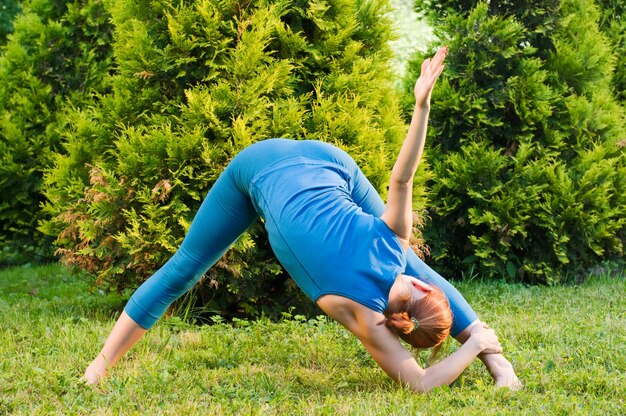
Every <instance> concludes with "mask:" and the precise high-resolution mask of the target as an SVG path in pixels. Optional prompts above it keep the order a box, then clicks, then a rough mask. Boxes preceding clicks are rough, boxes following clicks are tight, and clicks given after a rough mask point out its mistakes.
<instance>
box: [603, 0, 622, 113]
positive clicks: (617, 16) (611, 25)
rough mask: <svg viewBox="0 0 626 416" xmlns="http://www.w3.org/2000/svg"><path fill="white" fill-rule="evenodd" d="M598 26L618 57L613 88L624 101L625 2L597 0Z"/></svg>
mask: <svg viewBox="0 0 626 416" xmlns="http://www.w3.org/2000/svg"><path fill="white" fill-rule="evenodd" d="M597 4H598V6H599V7H600V11H601V17H600V28H601V29H602V30H603V31H604V32H605V33H606V35H607V37H608V38H609V40H610V42H611V45H612V47H613V48H612V49H613V54H614V55H615V56H617V57H618V58H619V59H618V60H617V62H616V63H615V73H614V75H613V89H614V91H615V93H616V94H617V98H618V99H619V100H620V101H621V102H622V103H625V102H626V59H624V56H625V55H626V2H624V1H623V0H598V1H597Z"/></svg>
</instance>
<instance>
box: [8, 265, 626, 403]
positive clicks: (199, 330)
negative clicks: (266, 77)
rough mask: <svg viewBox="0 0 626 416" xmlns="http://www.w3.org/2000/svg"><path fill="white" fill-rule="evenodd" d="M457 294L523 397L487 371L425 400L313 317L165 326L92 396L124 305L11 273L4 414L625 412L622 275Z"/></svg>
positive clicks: (55, 273)
mask: <svg viewBox="0 0 626 416" xmlns="http://www.w3.org/2000/svg"><path fill="white" fill-rule="evenodd" d="M459 287H460V289H461V290H462V292H463V293H464V294H465V295H466V297H467V298H468V299H469V301H470V303H471V304H472V305H473V306H474V307H475V309H476V310H477V311H478V312H479V313H480V315H481V317H482V318H483V319H484V320H486V321H488V322H489V323H490V324H491V326H492V327H494V328H495V329H496V330H497V331H498V333H499V335H500V338H501V340H502V342H503V344H504V347H505V351H506V352H507V356H508V358H509V359H510V360H511V362H512V363H513V365H514V367H515V368H516V369H517V371H518V374H519V376H520V378H521V380H522V381H523V383H524V384H525V388H524V390H522V391H520V392H515V393H514V392H510V391H508V390H506V389H495V388H494V387H493V386H492V384H491V380H490V377H489V375H488V374H487V372H486V371H485V370H484V368H483V366H482V364H480V363H479V362H478V361H477V362H475V363H474V364H473V365H472V366H471V367H470V368H469V369H468V370H466V371H465V372H464V373H463V375H462V376H461V377H460V378H459V379H458V380H457V381H456V382H455V383H454V384H453V385H452V386H450V387H444V388H440V389H436V390H435V391H433V392H431V393H430V394H428V395H418V394H413V393H411V392H409V391H407V390H405V389H403V388H401V387H398V386H397V385H394V384H393V383H392V382H390V381H389V379H388V378H387V377H386V376H385V375H384V374H383V372H382V371H381V370H380V369H378V367H377V366H376V365H375V363H374V362H373V361H372V360H371V359H370V358H369V356H368V355H367V353H366V352H365V351H364V349H363V348H362V347H361V346H360V345H359V344H358V342H357V341H356V340H355V338H354V337H353V336H351V335H350V334H349V333H347V331H345V330H344V329H343V328H341V327H339V326H338V325H336V324H335V323H334V322H332V321H330V320H328V319H326V318H317V319H312V320H308V321H307V320H305V319H304V318H302V317H292V318H288V319H285V320H283V321H282V322H279V323H272V322H269V321H268V320H260V321H258V322H248V321H239V322H237V323H236V324H235V325H226V324H218V325H212V326H204V327H193V326H190V325H187V324H184V323H182V322H180V321H179V320H176V319H171V320H169V321H165V320H162V321H161V322H160V323H159V324H157V325H156V326H155V328H153V330H151V331H150V332H149V333H148V335H147V336H146V337H145V338H144V339H143V340H142V341H141V342H140V343H139V344H138V345H137V346H136V347H135V348H134V349H133V350H132V351H131V353H130V354H128V355H127V356H126V357H125V358H124V359H123V360H122V361H121V362H120V363H119V364H118V365H117V366H116V367H115V369H114V370H113V373H112V377H110V378H109V379H108V380H107V382H106V383H104V384H103V385H102V386H100V387H98V388H91V387H87V386H84V385H81V383H79V381H78V379H79V377H80V376H81V375H82V372H83V370H84V368H85V366H86V365H87V364H88V363H89V361H90V360H91V358H92V357H93V356H94V355H95V354H96V353H97V352H98V350H99V348H100V347H101V345H102V343H103V342H104V340H105V338H106V336H107V334H108V331H109V330H110V328H111V327H112V325H113V319H114V317H115V316H116V315H117V313H119V311H120V309H121V307H122V306H123V304H124V302H123V299H121V298H120V297H117V296H112V295H103V294H100V293H98V292H95V293H89V291H88V290H87V288H88V285H87V284H86V283H85V282H83V281H81V280H80V279H79V278H77V277H76V276H72V275H70V274H69V273H68V272H67V271H66V270H65V269H64V268H62V267H60V266H43V267H33V268H13V269H6V270H3V271H1V272H0V414H18V415H37V414H64V415H66V414H70V415H71V414H85V415H100V414H141V415H143V414H150V415H154V414H177V415H191V414H203V415H215V414H233V415H235V414H236V415H240V414H281V415H282V414H311V415H317V414H329V415H336V414H357V415H359V414H380V415H388V414H398V415H404V414H422V415H434V414H475V415H492V414H493V415H496V414H497V415H500V414H515V415H526V414H527V415H536V414H544V415H558V414H563V415H565V414H585V415H586V414H597V415H606V414H614V415H623V414H626V403H625V397H626V352H625V351H626V319H625V318H626V299H625V296H624V294H625V293H626V280H625V279H624V278H623V277H619V278H608V277H604V278H602V277H600V278H592V279H590V280H589V281H588V282H587V283H585V284H583V285H581V286H569V287H553V288H547V287H525V286H521V285H507V284H499V283H481V282H471V283H464V284H461V285H459ZM447 348H449V349H454V348H456V345H455V344H454V343H450V344H449V345H448V347H447ZM423 355H424V357H425V356H426V354H425V353H423ZM421 358H423V357H421Z"/></svg>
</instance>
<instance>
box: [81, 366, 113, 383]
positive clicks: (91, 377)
mask: <svg viewBox="0 0 626 416" xmlns="http://www.w3.org/2000/svg"><path fill="white" fill-rule="evenodd" d="M106 375H107V372H106V370H105V371H101V370H97V369H96V368H94V367H93V366H92V365H90V366H89V367H87V369H86V370H85V374H83V377H82V379H81V380H83V381H84V382H85V384H88V385H92V386H93V385H96V384H98V383H100V381H101V380H102V379H103V378H104V377H106Z"/></svg>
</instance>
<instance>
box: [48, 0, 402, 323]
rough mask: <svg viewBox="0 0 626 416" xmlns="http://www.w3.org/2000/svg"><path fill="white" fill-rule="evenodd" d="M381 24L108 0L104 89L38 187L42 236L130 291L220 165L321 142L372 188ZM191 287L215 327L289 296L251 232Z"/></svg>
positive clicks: (367, 17)
mask: <svg viewBox="0 0 626 416" xmlns="http://www.w3.org/2000/svg"><path fill="white" fill-rule="evenodd" d="M385 10H386V7H385V3H384V2H379V1H357V2H353V1H349V0H333V1H286V0H281V1H264V0H259V1H254V2H251V1H245V2H242V1H234V0H230V1H211V0H202V1H194V2H191V1H174V2H172V1H170V0H168V1H165V0H163V1H148V0H142V1H130V0H117V1H115V2H114V3H113V4H112V5H111V7H110V13H111V16H112V22H113V25H114V27H115V30H114V34H115V35H114V42H113V53H114V56H115V62H116V70H115V73H114V74H113V75H112V77H111V79H110V83H111V91H110V92H109V93H106V94H101V95H100V96H99V97H98V98H99V99H98V101H95V102H94V103H93V105H89V106H82V107H77V106H75V107H74V108H72V109H71V110H68V112H67V113H66V114H65V119H66V120H67V122H66V125H65V126H64V128H63V129H60V130H59V134H60V136H61V137H62V140H63V146H64V154H62V155H57V156H56V159H55V166H54V168H53V169H51V170H50V171H49V172H48V174H47V176H46V183H47V188H46V196H47V197H48V199H49V201H50V203H48V204H47V205H46V208H45V210H46V212H47V213H48V214H49V215H50V216H51V217H52V219H51V220H50V221H47V222H45V223H44V225H43V227H42V229H43V230H44V231H45V232H46V233H47V234H48V235H51V236H56V237H57V241H56V244H57V245H58V246H59V247H60V249H59V253H60V254H61V255H62V256H63V259H64V260H65V261H66V262H67V263H69V264H74V265H78V266H80V267H82V268H84V269H86V270H88V271H90V272H91V273H93V274H97V275H98V283H99V284H100V285H101V287H103V288H107V289H117V290H123V289H125V288H132V287H135V286H137V285H138V284H139V283H140V282H141V281H142V280H143V279H145V278H147V277H148V276H149V275H150V274H151V273H153V272H154V271H155V270H156V269H157V268H158V267H160V266H161V265H162V264H163V263H164V262H165V261H166V260H167V259H168V258H169V257H170V256H171V255H172V253H173V252H174V251H175V250H176V249H177V247H178V246H179V244H180V242H181V241H182V238H183V236H184V234H185V231H186V230H187V229H188V227H189V224H190V222H191V220H192V218H193V215H194V213H195V211H196V210H197V208H198V207H199V204H200V202H201V201H202V199H203V197H204V196H205V194H206V193H207V191H208V190H209V189H210V187H211V185H212V184H213V183H214V181H215V180H216V179H217V177H218V176H219V174H220V173H221V172H222V170H223V169H224V167H225V166H226V165H227V163H228V162H229V161H230V159H231V158H232V157H233V156H234V155H235V154H237V152H239V151H240V150H241V149H243V148H244V147H245V146H247V145H249V144H251V143H254V142H256V141H259V140H263V139H266V138H270V137H290V138H295V139H318V140H323V141H327V142H332V143H335V144H337V145H339V146H341V147H343V148H344V149H346V150H347V151H348V152H350V153H351V154H352V155H353V156H354V158H355V159H356V160H357V162H358V163H359V164H360V165H361V167H362V168H363V170H364V171H365V173H366V174H367V175H368V177H369V178H370V180H371V181H372V182H373V183H374V185H375V186H376V187H377V188H378V189H379V190H382V189H384V184H385V182H386V180H387V175H388V172H389V171H390V168H391V161H392V160H393V159H392V155H394V154H395V152H396V151H397V148H398V145H399V143H400V141H401V139H402V137H403V134H404V128H405V127H404V124H403V122H402V120H401V119H400V117H399V116H398V115H399V113H400V111H399V106H398V103H397V98H396V96H395V94H394V89H393V87H392V83H391V80H390V78H391V71H390V69H389V67H388V64H387V61H388V58H389V56H390V51H389V49H388V46H387V40H388V38H389V36H390V33H389V32H390V27H389V22H387V21H386V20H385V19H384V18H383V14H384V12H385ZM205 282H207V284H206V285H204V286H203V287H202V289H200V290H197V291H196V292H195V295H194V296H196V297H197V298H198V299H200V300H203V301H204V303H205V307H206V308H208V309H212V310H219V311H223V313H225V314H235V313H244V314H247V315H258V314H261V313H269V312H270V311H271V310H274V309H284V308H285V306H286V305H288V304H289V303H290V302H293V299H294V298H297V297H299V296H301V295H299V291H297V290H294V287H293V284H292V283H291V282H290V281H288V280H287V279H286V276H285V274H284V273H283V272H282V269H281V268H280V266H279V265H278V263H277V261H276V260H275V259H274V257H273V255H272V254H271V250H270V248H269V245H268V243H267V238H266V236H265V232H264V230H263V228H262V227H261V226H260V224H257V225H256V226H255V227H253V228H252V229H251V230H250V232H249V233H247V234H246V235H244V236H243V237H242V238H241V239H240V240H239V241H238V242H237V243H236V244H235V245H234V247H233V248H232V249H231V250H230V251H229V252H228V253H227V254H226V255H225V257H224V258H222V259H221V260H220V261H219V262H218V263H217V265H216V267H213V268H212V269H211V270H210V272H209V273H208V274H207V276H206V279H205ZM215 288H217V290H216V289H215ZM307 303H308V302H307Z"/></svg>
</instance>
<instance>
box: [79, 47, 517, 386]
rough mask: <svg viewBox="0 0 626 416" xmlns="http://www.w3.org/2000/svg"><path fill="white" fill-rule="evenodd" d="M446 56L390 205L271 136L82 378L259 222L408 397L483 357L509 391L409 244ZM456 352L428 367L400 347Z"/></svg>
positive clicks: (453, 301) (456, 298) (424, 98)
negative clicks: (433, 100) (417, 179)
mask: <svg viewBox="0 0 626 416" xmlns="http://www.w3.org/2000/svg"><path fill="white" fill-rule="evenodd" d="M446 54H447V49H446V48H441V49H439V51H438V52H437V54H436V55H435V56H434V57H433V58H432V59H427V60H426V61H425V62H424V63H423V65H422V69H421V74H420V77H419V79H418V80H417V82H416V84H415V90H414V93H415V98H416V104H415V111H414V113H413V118H412V121H411V125H410V127H409V131H408V134H407V137H406V139H405V141H404V143H403V145H402V148H401V150H400V153H399V155H398V159H397V161H396V163H395V165H394V167H393V170H392V172H391V180H390V184H389V195H388V201H387V205H386V206H385V204H384V203H383V201H382V200H381V199H380V197H379V196H378V194H377V193H376V191H375V189H374V188H373V187H372V185H371V184H370V183H369V182H368V180H367V179H366V178H365V176H364V175H363V173H362V172H361V171H360V170H359V168H358V166H357V165H356V163H355V162H354V161H353V160H352V159H351V158H350V157H349V156H348V155H347V154H346V153H345V152H343V151H341V150H340V149H338V148H336V147H334V146H332V145H330V144H327V143H322V142H317V141H294V140H287V139H269V140H264V141H261V142H258V143H255V144H253V145H251V146H249V147H247V148H246V149H244V150H243V151H242V152H240V153H239V154H238V155H237V156H236V157H235V158H234V159H233V160H232V161H231V163H230V164H229V165H228V167H227V168H226V169H225V170H224V172H223V173H222V175H220V177H219V178H218V180H217V181H216V182H215V184H214V186H213V187H212V188H211V190H210V192H209V194H208V195H207V197H206V199H205V200H204V202H203V203H202V205H201V207H200V209H199V211H198V213H197V214H196V217H195V218H194V220H193V223H192V224H191V227H190V228H189V232H188V233H187V235H186V237H185V239H184V241H183V243H182V244H181V246H180V248H179V249H178V251H177V252H176V253H175V254H174V256H173V257H172V258H171V259H170V260H169V261H168V262H167V263H166V264H165V265H164V266H163V267H162V268H161V269H160V270H159V271H157V272H156V273H155V274H154V275H153V276H152V277H151V278H150V279H148V280H147V281H146V282H145V283H144V284H143V285H141V286H140V287H139V289H137V291H136V292H135V293H134V294H133V296H132V297H131V298H130V300H129V302H128V304H127V305H126V307H125V310H124V311H123V312H122V315H121V316H120V318H119V320H118V321H117V323H116V324H115V326H114V328H113V330H112V332H111V334H110V335H109V338H108V339H107V341H106V342H105V345H104V347H103V348H102V351H101V352H100V353H99V354H98V356H97V357H96V358H95V359H94V361H93V362H92V363H91V364H90V365H89V366H88V367H87V370H86V371H85V375H84V378H85V379H86V380H87V382H88V383H97V382H98V381H99V380H100V379H101V378H102V377H103V376H104V375H105V374H106V373H107V371H108V368H109V367H111V366H113V365H114V364H115V363H116V362H117V361H118V360H119V359H120V357H121V356H122V355H123V354H124V353H126V351H128V349H129V348H131V347H132V346H133V345H134V344H135V343H136V342H137V341H138V340H139V338H140V337H141V336H142V335H143V334H144V333H145V332H146V331H147V330H148V329H149V328H150V327H151V326H152V325H153V324H154V323H155V322H156V321H157V320H158V319H159V318H160V317H161V316H162V315H163V313H164V312H165V311H166V309H167V308H168V307H169V305H170V304H171V303H172V302H173V301H174V300H175V299H177V298H178V297H180V296H181V295H182V294H183V293H185V292H186V291H187V290H189V289H190V288H191V287H192V286H193V285H194V284H195V283H196V282H197V281H198V280H199V279H200V278H201V277H202V275H203V274H204V273H205V272H206V271H207V270H208V269H209V268H210V267H211V266H212V265H213V264H214V263H215V262H216V261H217V260H218V259H219V258H220V257H221V256H222V255H223V254H224V253H225V251H226V250H227V249H228V248H229V247H230V245H231V244H232V243H233V242H234V241H235V240H236V239H237V238H238V237H239V236H240V235H241V234H242V233H243V232H244V231H245V230H246V229H247V228H248V227H249V226H250V225H251V224H252V223H253V222H254V221H255V220H256V219H257V218H258V217H259V216H261V217H262V218H263V219H264V222H265V228H266V229H267V231H268V235H269V240H270V244H271V246H272V249H273V250H274V253H275V254H276V257H277V258H278V259H279V261H280V262H281V264H282V265H283V266H284V267H285V269H286V270H287V271H288V272H289V274H290V276H291V277H292V278H293V279H294V280H295V281H296V283H297V284H298V286H299V287H300V288H301V289H302V290H303V291H304V292H305V293H306V294H307V295H308V296H309V297H310V298H311V300H313V301H314V302H316V303H317V305H319V307H320V308H321V309H322V310H323V311H324V312H326V313H327V314H328V315H329V316H331V317H332V318H333V319H335V320H336V321H337V322H339V323H340V324H341V325H343V326H344V327H346V328H347V329H348V330H349V331H350V332H352V333H353V334H354V335H355V336H356V337H357V338H358V339H359V340H360V341H361V342H362V343H363V345H364V346H365V348H366V349H367V351H368V352H369V353H370V354H371V355H372V357H373V358H374V360H375V361H376V362H377V363H378V364H379V365H380V367H381V368H382V369H383V370H384V371H385V372H386V373H387V374H388V375H389V376H390V377H391V378H393V379H394V380H397V381H399V382H401V383H403V384H405V385H407V386H408V387H410V388H411V389H413V390H415V391H420V392H424V391H428V390H430V389H432V388H434V387H437V386H440V385H443V384H449V383H451V382H452V381H453V380H454V379H456V378H457V377H458V375H459V374H460V373H461V372H462V371H463V370H464V369H465V368H466V367H467V366H468V365H469V364H470V362H471V361H472V360H473V359H474V358H475V357H477V356H478V357H479V358H480V359H481V360H482V361H483V362H484V363H485V364H486V365H487V368H488V369H489V370H490V372H491V374H492V376H493V377H494V380H495V382H496V385H498V386H509V387H515V386H516V385H517V383H518V381H517V377H516V376H515V373H514V371H513V368H512V366H511V365H510V363H509V362H508V361H507V360H506V359H505V358H504V357H503V356H502V354H501V352H502V348H501V346H500V343H499V341H498V338H497V337H496V335H495V333H494V332H493V330H491V329H489V328H488V327H487V325H486V324H484V323H482V322H480V321H479V320H478V318H477V316H476V313H475V312H474V311H473V310H472V308H471V307H470V306H469V305H468V303H467V302H466V301H465V299H464V298H463V296H462V295H461V294H460V293H459V292H458V291H457V290H456V289H455V288H454V287H452V285H451V284H450V283H448V282H447V281H446V280H445V279H444V278H443V277H441V276H439V275H438V274H437V273H435V272H434V271H433V270H432V269H430V268H429V267H428V266H427V265H426V264H424V263H423V262H422V261H421V260H420V259H419V258H418V257H417V255H416V254H415V253H414V252H413V251H412V250H411V249H410V248H409V236H410V234H411V231H412V202H411V199H412V196H411V192H412V183H413V176H414V175H415V171H416V169H417V165H418V163H419V161H420V158H421V154H422V151H423V148H424V142H425V138H426V124H427V121H428V113H429V105H430V94H431V91H432V88H433V85H434V83H435V81H436V80H437V78H438V77H439V75H440V74H441V72H442V71H443V68H444V65H443V61H444V58H445V56H446ZM449 334H452V336H454V337H456V339H457V340H459V341H460V342H461V343H463V345H462V346H461V347H460V348H459V349H458V350H457V351H455V352H454V353H452V354H451V355H449V356H448V357H446V358H444V359H442V360H441V361H439V362H437V363H436V364H434V365H432V366H430V367H428V368H426V369H424V368H421V367H420V366H419V365H418V364H417V362H416V361H415V359H414V358H413V356H412V355H411V354H410V353H409V352H408V351H407V350H406V349H405V348H404V347H403V346H402V344H401V342H400V340H399V338H402V339H404V340H405V341H406V342H408V343H409V344H411V345H412V346H414V347H418V348H429V347H437V346H439V345H440V344H441V342H443V340H444V339H445V338H446V337H447V336H448V335H449Z"/></svg>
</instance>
